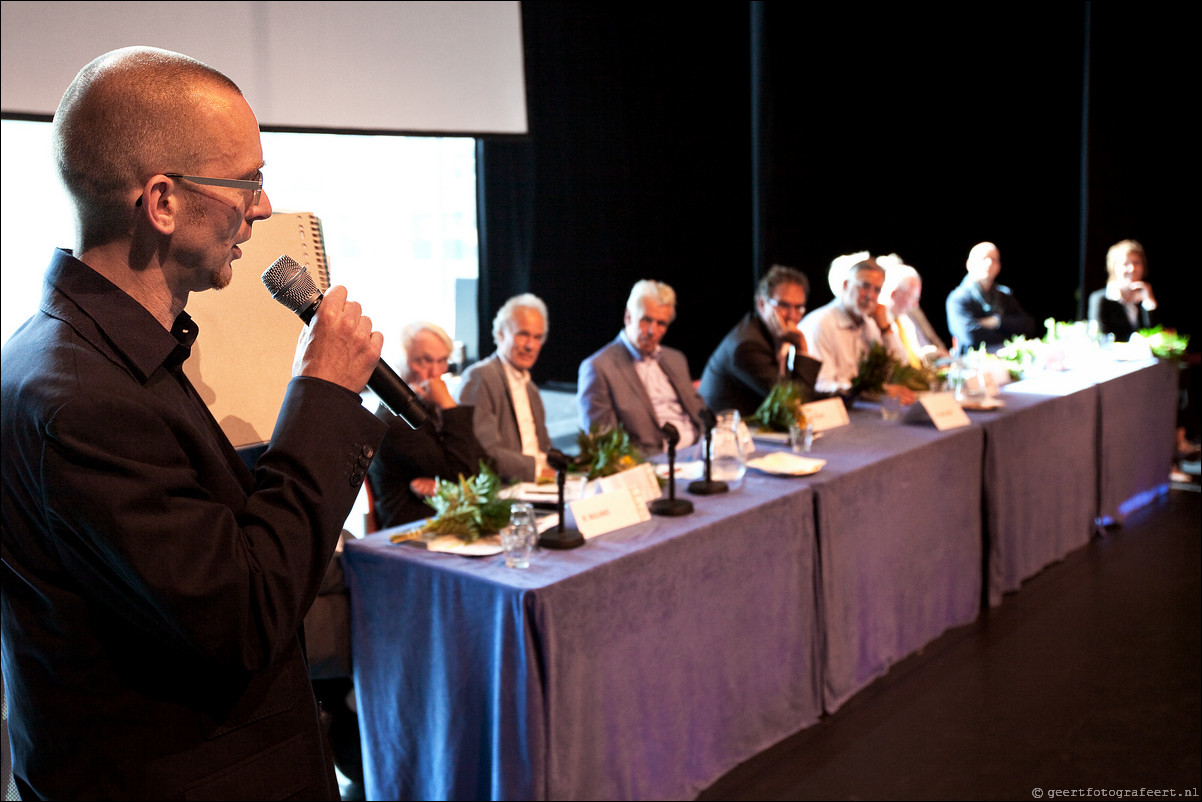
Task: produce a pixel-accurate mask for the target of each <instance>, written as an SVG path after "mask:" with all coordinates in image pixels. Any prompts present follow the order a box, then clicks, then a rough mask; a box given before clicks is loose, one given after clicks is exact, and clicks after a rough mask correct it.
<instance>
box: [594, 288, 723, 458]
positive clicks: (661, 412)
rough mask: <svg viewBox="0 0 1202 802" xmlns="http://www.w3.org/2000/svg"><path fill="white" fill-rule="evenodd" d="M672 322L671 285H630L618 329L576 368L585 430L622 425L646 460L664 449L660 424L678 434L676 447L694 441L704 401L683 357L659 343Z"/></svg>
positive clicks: (700, 427) (678, 352) (673, 314)
mask: <svg viewBox="0 0 1202 802" xmlns="http://www.w3.org/2000/svg"><path fill="white" fill-rule="evenodd" d="M675 318H676V292H675V291H674V290H673V289H672V288H671V287H669V286H668V285H667V284H664V283H663V282H659V281H650V280H646V279H645V280H643V281H640V282H638V283H637V284H635V285H634V288H633V289H632V290H631V291H630V298H629V300H627V301H626V314H625V317H624V318H623V320H624V324H625V325H624V327H623V328H622V331H621V332H620V333H619V334H618V336H617V337H616V338H615V339H614V341H613V342H611V343H610V344H609V345H607V346H605V347H604V348H602V349H601V350H600V351H597V352H596V353H595V354H593V355H592V356H590V357H589V358H588V359H586V360H584V362H582V363H581V364H580V380H579V383H578V385H577V391H576V404H577V406H578V407H579V408H580V424H581V427H582V428H583V429H584V430H585V431H588V430H589V429H590V428H592V427H593V426H596V427H597V428H598V429H600V430H602V431H604V430H606V429H613V428H614V427H616V426H617V425H618V424H621V425H622V428H623V429H624V430H625V431H626V433H627V434H628V435H630V439H631V441H632V442H633V443H634V444H635V445H637V446H638V448H639V450H640V451H642V452H643V454H645V455H646V456H651V455H653V454H659V453H662V452H663V451H664V449H665V448H666V445H667V444H666V441H665V439H664V435H663V431H662V428H663V425H664V424H665V423H671V424H672V425H673V426H675V427H676V430H677V431H678V432H680V442H679V443H677V448H687V447H688V446H690V445H692V444H693V443H694V442H696V441H697V437H698V434H699V433H700V432H701V430H702V425H701V410H702V409H703V408H704V407H705V402H704V401H702V400H701V396H699V395H697V391H696V390H694V389H693V382H692V380H690V379H689V363H688V360H687V359H686V358H685V355H684V354H682V353H681V352H680V351H677V350H676V349H675V348H667V347H665V346H662V345H660V341H661V340H663V338H664V335H665V334H667V332H668V326H669V325H670V324H671V323H672V321H673V320H674V319H675Z"/></svg>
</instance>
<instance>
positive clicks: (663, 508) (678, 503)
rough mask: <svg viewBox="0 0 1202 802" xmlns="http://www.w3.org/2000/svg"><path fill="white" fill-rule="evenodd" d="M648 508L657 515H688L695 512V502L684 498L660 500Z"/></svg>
mask: <svg viewBox="0 0 1202 802" xmlns="http://www.w3.org/2000/svg"><path fill="white" fill-rule="evenodd" d="M647 506H648V507H649V508H650V509H651V512H653V513H655V514H656V515H688V514H690V513H692V512H693V502H691V501H689V500H688V499H683V498H660V499H656V500H655V501H653V502H651V503H650V504H648V505H647Z"/></svg>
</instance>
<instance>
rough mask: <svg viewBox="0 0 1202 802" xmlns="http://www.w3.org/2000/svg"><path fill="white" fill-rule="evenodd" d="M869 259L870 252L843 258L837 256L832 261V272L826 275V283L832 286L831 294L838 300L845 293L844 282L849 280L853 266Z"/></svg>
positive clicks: (859, 252) (847, 255) (842, 256)
mask: <svg viewBox="0 0 1202 802" xmlns="http://www.w3.org/2000/svg"><path fill="white" fill-rule="evenodd" d="M867 258H869V253H868V251H857V252H856V253H845V254H843V255H841V256H836V257H835V258H834V259H832V260H831V267H830V270H828V271H827V274H826V283H827V284H828V285H829V286H830V288H831V293H832V294H833V295H834V296H835V297H836V298H838V297H839V294H840V293H842V292H843V282H844V281H846V280H847V273H848V271H849V270H850V269H851V266H852V265H854V264H856V263H857V262H861V261H863V260H865V259H867Z"/></svg>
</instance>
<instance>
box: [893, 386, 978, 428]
mask: <svg viewBox="0 0 1202 802" xmlns="http://www.w3.org/2000/svg"><path fill="white" fill-rule="evenodd" d="M927 420H929V421H930V422H931V423H933V424H935V428H936V429H939V430H940V431H943V430H944V429H955V428H958V427H960V426H967V425H968V424H969V423H970V421H969V420H968V415H967V414H966V413H965V412H964V408H963V407H962V406H960V403H959V402H958V401H956V396H955V395H953V394H952V393H930V394H928V395H924V396H923V397H922V398H919V399H918V403H917V404H913V405H912V406H911V407H910V411H909V412H908V413H906V421H907V422H921V421H927Z"/></svg>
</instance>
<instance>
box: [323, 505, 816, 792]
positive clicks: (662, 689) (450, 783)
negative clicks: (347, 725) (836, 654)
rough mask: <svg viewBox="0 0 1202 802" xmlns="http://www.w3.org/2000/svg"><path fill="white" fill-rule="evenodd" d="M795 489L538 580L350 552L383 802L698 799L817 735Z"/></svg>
mask: <svg viewBox="0 0 1202 802" xmlns="http://www.w3.org/2000/svg"><path fill="white" fill-rule="evenodd" d="M784 487H785V486H784V485H782V484H781V483H779V482H777V483H769V482H763V481H759V482H748V483H747V484H746V485H745V487H744V488H743V489H742V490H741V491H739V492H737V493H731V494H728V495H724V496H714V497H710V498H708V499H706V500H705V501H704V502H703V503H698V509H697V511H696V512H695V513H694V514H693V515H691V516H688V517H687V518H675V519H673V518H653V519H652V520H651V521H648V522H646V523H643V524H639V525H637V526H633V527H629V528H627V529H623V530H619V531H617V532H613V533H610V534H608V535H603V536H600V537H597V538H594V539H592V540H590V541H589V542H588V543H587V544H586V545H585V546H583V547H581V548H579V549H576V550H573V551H566V552H547V551H544V552H542V553H541V554H539V555H537V556H536V557H535V559H534V560H533V561H532V564H531V567H530V568H529V569H527V570H524V571H521V570H515V569H508V568H506V567H505V565H504V560H503V558H502V557H500V556H496V557H488V558H480V559H468V558H464V557H458V556H452V555H447V554H438V553H431V552H427V551H424V550H423V549H421V548H420V547H417V546H414V545H405V544H402V545H392V544H390V543H389V542H388V538H387V533H382V534H379V535H370V536H368V537H366V538H364V539H362V540H359V541H355V542H352V543H349V544H347V547H346V552H345V555H344V563H345V565H346V573H347V576H348V583H349V586H350V590H351V597H352V632H353V638H354V663H355V686H356V697H357V701H358V704H359V717H360V722H361V728H362V732H363V736H362V737H363V744H364V750H363V751H364V760H365V766H364V768H365V772H366V791H367V794H368V797H369V798H371V799H581V798H591V799H649V798H655V799H659V798H685V797H689V796H695V795H696V794H697V793H698V792H699V791H700V790H701V789H702V788H703V787H705V785H706V784H708V783H710V782H712V781H713V780H714V779H716V778H717V777H718V776H720V775H721V774H723V773H724V772H726V771H728V770H729V769H731V768H733V767H734V766H735V765H736V764H737V763H738V762H739V761H741V760H743V759H745V758H746V757H747V756H748V755H750V754H754V753H756V752H757V751H760V750H762V749H765V748H767V747H768V746H770V745H771V744H773V743H775V742H776V741H778V740H780V739H781V738H783V737H785V736H787V735H789V734H790V733H793V732H796V731H797V730H800V729H802V728H803V727H806V726H808V725H810V724H813V723H814V722H816V721H817V719H818V716H819V714H820V712H821V705H820V701H819V687H818V676H819V668H818V654H817V651H816V648H815V644H816V643H817V640H816V639H815V638H814V633H815V632H816V630H817V622H816V611H815V596H814V589H813V582H814V572H815V566H814V561H813V560H814V531H813V520H814V516H813V497H812V494H811V493H810V492H809V491H808V490H807V489H805V488H790V492H784V493H782V492H781V490H782V489H784Z"/></svg>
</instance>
